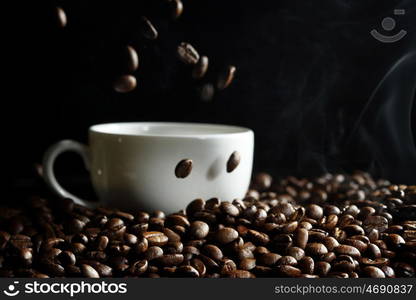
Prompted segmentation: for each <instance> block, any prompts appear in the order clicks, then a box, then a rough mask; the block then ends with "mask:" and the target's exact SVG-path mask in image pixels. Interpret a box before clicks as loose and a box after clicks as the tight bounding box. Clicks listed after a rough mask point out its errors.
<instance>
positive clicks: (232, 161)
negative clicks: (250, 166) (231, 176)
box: [227, 151, 241, 173]
mask: <svg viewBox="0 0 416 300" xmlns="http://www.w3.org/2000/svg"><path fill="white" fill-rule="evenodd" d="M240 160H241V157H240V153H239V152H238V151H234V152H233V153H232V154H231V156H230V158H229V159H228V161H227V173H231V172H232V171H234V170H235V169H236V168H237V167H238V165H239V164H240Z"/></svg>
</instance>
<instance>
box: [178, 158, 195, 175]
mask: <svg viewBox="0 0 416 300" xmlns="http://www.w3.org/2000/svg"><path fill="white" fill-rule="evenodd" d="M192 165H193V163H192V160H190V159H183V160H181V161H180V162H179V163H178V164H177V165H176V168H175V175H176V177H178V178H185V177H188V176H189V174H191V171H192Z"/></svg>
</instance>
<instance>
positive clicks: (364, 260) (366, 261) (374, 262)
mask: <svg viewBox="0 0 416 300" xmlns="http://www.w3.org/2000/svg"><path fill="white" fill-rule="evenodd" d="M389 262H390V260H389V259H388V258H384V257H380V258H376V259H374V260H373V259H370V258H368V257H363V258H361V259H360V263H361V264H362V265H367V266H376V267H382V266H385V265H387V264H389Z"/></svg>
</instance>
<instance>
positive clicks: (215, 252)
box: [203, 244, 223, 260]
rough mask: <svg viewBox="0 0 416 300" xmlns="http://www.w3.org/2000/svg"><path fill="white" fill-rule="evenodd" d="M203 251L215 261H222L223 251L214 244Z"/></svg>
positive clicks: (205, 247)
mask: <svg viewBox="0 0 416 300" xmlns="http://www.w3.org/2000/svg"><path fill="white" fill-rule="evenodd" d="M203 251H204V253H205V254H206V255H207V256H209V257H211V258H212V259H214V260H221V259H222V257H223V254H222V251H221V249H220V248H218V247H217V246H215V245H212V244H208V245H205V246H204V248H203Z"/></svg>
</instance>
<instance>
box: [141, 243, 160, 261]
mask: <svg viewBox="0 0 416 300" xmlns="http://www.w3.org/2000/svg"><path fill="white" fill-rule="evenodd" d="M162 255H163V249H162V248H160V247H158V246H151V247H149V248H148V249H147V250H146V252H145V257H146V259H147V260H149V261H150V260H153V259H156V258H159V257H161V256H162Z"/></svg>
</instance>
